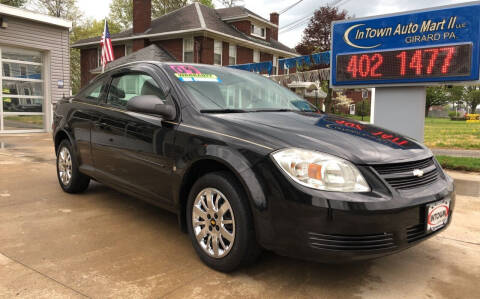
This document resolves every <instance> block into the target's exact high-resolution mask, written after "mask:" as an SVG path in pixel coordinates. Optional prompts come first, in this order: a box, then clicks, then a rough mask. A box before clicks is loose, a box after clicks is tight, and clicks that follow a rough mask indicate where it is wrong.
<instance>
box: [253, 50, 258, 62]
mask: <svg viewBox="0 0 480 299" xmlns="http://www.w3.org/2000/svg"><path fill="white" fill-rule="evenodd" d="M253 62H254V63H256V62H260V51H258V50H253Z"/></svg>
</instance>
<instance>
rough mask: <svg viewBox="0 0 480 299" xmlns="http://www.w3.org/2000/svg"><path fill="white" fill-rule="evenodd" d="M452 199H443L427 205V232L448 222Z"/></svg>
mask: <svg viewBox="0 0 480 299" xmlns="http://www.w3.org/2000/svg"><path fill="white" fill-rule="evenodd" d="M449 212H450V199H443V200H441V201H437V202H434V203H431V204H428V205H427V233H429V232H433V231H436V230H438V229H440V228H442V227H444V226H445V225H446V224H447V222H448V215H449Z"/></svg>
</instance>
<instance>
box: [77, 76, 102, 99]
mask: <svg viewBox="0 0 480 299" xmlns="http://www.w3.org/2000/svg"><path fill="white" fill-rule="evenodd" d="M105 88H106V80H100V81H97V82H95V83H93V84H92V85H90V86H89V87H87V88H86V89H85V90H84V91H82V93H81V94H79V95H78V97H79V98H80V99H86V100H91V101H95V102H97V101H98V100H100V98H101V97H102V94H103V92H105Z"/></svg>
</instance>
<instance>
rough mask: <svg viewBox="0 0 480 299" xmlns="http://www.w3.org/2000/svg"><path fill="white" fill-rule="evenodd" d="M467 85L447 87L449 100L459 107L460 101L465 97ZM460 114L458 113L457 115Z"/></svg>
mask: <svg viewBox="0 0 480 299" xmlns="http://www.w3.org/2000/svg"><path fill="white" fill-rule="evenodd" d="M465 92H466V90H465V87H464V86H452V87H450V88H448V89H447V94H448V97H449V102H452V103H453V104H455V103H456V104H457V107H458V106H459V105H460V101H463V100H464V98H465ZM456 116H458V115H456Z"/></svg>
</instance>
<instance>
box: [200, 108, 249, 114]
mask: <svg viewBox="0 0 480 299" xmlns="http://www.w3.org/2000/svg"><path fill="white" fill-rule="evenodd" d="M200 112H201V113H247V112H250V111H247V110H242V109H204V110H200Z"/></svg>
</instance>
